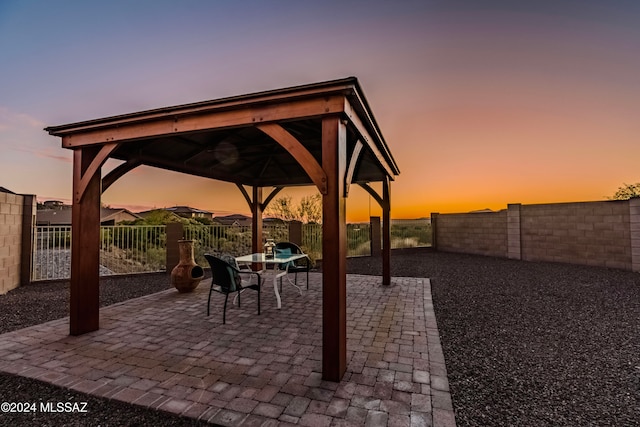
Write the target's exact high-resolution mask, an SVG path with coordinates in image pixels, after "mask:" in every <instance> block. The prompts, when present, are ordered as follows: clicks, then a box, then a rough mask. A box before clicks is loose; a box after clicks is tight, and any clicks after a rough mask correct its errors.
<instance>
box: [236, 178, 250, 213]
mask: <svg viewBox="0 0 640 427" xmlns="http://www.w3.org/2000/svg"><path fill="white" fill-rule="evenodd" d="M236 187H238V189H239V190H240V192H241V193H242V195H243V196H244V199H245V200H246V201H247V204H248V205H249V210H251V211H252V212H253V202H252V201H251V196H249V193H247V190H246V189H245V188H244V185H242V184H236Z"/></svg>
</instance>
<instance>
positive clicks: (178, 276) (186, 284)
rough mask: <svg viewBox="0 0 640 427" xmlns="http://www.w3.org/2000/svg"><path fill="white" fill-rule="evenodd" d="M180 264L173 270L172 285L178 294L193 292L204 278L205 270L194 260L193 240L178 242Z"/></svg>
mask: <svg viewBox="0 0 640 427" xmlns="http://www.w3.org/2000/svg"><path fill="white" fill-rule="evenodd" d="M178 247H179V249H180V262H179V263H178V265H176V266H175V267H174V268H173V270H171V284H172V285H173V286H174V287H175V288H176V289H177V290H178V292H193V290H194V289H195V288H197V287H198V284H199V283H200V281H201V280H202V278H203V277H204V270H203V269H202V267H200V266H199V265H198V264H196V261H195V259H194V258H193V240H178Z"/></svg>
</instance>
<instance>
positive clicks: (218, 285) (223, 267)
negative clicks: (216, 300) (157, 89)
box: [204, 254, 262, 325]
mask: <svg viewBox="0 0 640 427" xmlns="http://www.w3.org/2000/svg"><path fill="white" fill-rule="evenodd" d="M204 257H205V259H206V260H207V262H208V263H209V265H210V266H211V288H210V289H209V299H208V300H207V316H209V313H210V307H211V292H213V291H215V292H218V293H221V294H224V295H225V297H224V309H223V311H222V324H223V325H224V324H225V323H226V321H227V301H228V300H229V294H230V293H233V292H237V294H236V298H238V307H240V294H241V293H242V291H244V290H245V289H253V290H254V291H258V315H259V314H260V285H261V284H262V278H261V277H260V274H258V273H256V272H253V271H240V270H239V269H238V268H236V267H235V266H233V265H231V264H229V263H228V262H226V261H223V260H222V259H220V258H218V257H215V256H213V255H211V254H204ZM231 258H233V257H231ZM233 261H234V263H235V258H233ZM241 274H249V275H255V276H256V277H257V278H258V283H257V284H252V283H251V277H249V280H248V281H247V282H243V281H242V278H241V276H240V275H241Z"/></svg>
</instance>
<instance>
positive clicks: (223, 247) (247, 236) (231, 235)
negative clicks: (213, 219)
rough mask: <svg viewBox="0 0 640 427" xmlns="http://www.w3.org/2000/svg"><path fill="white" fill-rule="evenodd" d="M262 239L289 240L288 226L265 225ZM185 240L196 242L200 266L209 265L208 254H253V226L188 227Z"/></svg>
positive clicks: (195, 252) (185, 230)
mask: <svg viewBox="0 0 640 427" xmlns="http://www.w3.org/2000/svg"><path fill="white" fill-rule="evenodd" d="M262 237H263V238H264V239H274V241H276V242H278V241H283V240H288V239H289V227H288V225H286V224H268V225H265V226H264V227H263V229H262ZM184 238H185V239H188V240H194V241H195V242H194V247H193V253H194V258H195V260H196V263H198V264H199V265H207V261H206V260H205V258H204V254H206V253H212V254H222V253H228V254H231V255H234V256H239V255H245V254H248V253H250V252H251V226H239V225H188V226H185V227H184Z"/></svg>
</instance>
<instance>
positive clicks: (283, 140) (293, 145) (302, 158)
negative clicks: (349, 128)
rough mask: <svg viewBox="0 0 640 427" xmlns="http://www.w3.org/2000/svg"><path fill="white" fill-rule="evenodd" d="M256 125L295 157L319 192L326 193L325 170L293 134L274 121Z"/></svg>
mask: <svg viewBox="0 0 640 427" xmlns="http://www.w3.org/2000/svg"><path fill="white" fill-rule="evenodd" d="M256 127H257V128H258V129H260V130H261V131H262V132H264V133H266V134H267V135H269V136H270V137H271V138H272V139H273V140H274V141H276V142H277V143H278V144H280V145H281V146H282V147H283V148H284V149H285V150H287V151H288V152H289V154H291V155H292V156H293V158H294V159H296V161H297V162H298V164H299V165H300V166H302V168H303V169H304V171H305V172H306V173H307V175H309V178H311V181H313V183H314V184H315V185H316V187H318V190H319V191H320V193H321V194H326V193H327V175H326V173H325V171H324V170H323V169H322V167H320V165H319V164H318V162H317V161H316V159H315V158H314V157H313V155H312V154H311V153H310V152H309V150H307V149H306V148H305V147H304V145H302V143H300V141H298V140H297V139H296V137H295V136H293V135H291V134H290V133H289V132H287V130H286V129H285V128H283V127H282V126H280V125H279V124H276V123H269V124H261V125H257V126H256Z"/></svg>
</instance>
